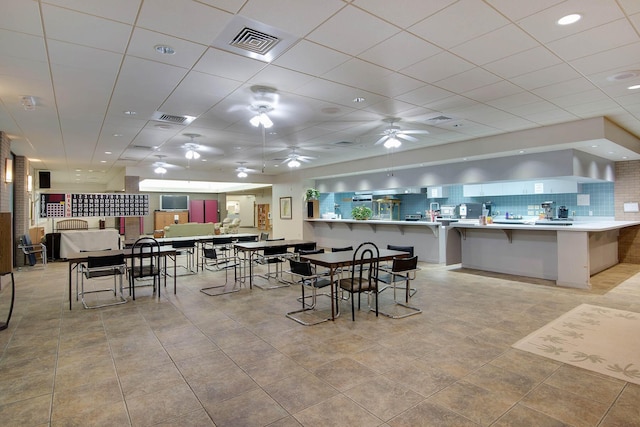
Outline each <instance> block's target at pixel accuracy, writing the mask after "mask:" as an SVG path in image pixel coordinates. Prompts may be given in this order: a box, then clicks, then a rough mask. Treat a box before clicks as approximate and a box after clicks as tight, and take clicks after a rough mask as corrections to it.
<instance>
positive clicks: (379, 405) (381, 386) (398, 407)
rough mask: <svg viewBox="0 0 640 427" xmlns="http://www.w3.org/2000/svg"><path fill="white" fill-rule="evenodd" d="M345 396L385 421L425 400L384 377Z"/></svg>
mask: <svg viewBox="0 0 640 427" xmlns="http://www.w3.org/2000/svg"><path fill="white" fill-rule="evenodd" d="M344 394H345V395H346V396H348V397H349V398H351V399H352V400H353V401H355V402H356V403H357V404H359V405H360V406H362V407H363V408H364V409H366V410H367V411H369V412H371V413H372V414H373V415H375V416H376V417H378V418H380V419H381V420H384V421H388V420H390V419H391V418H393V417H395V416H396V415H398V414H400V413H402V412H404V411H405V410H407V409H409V408H411V407H413V406H415V405H417V404H418V403H420V402H422V401H423V400H424V396H421V395H419V394H418V393H416V392H414V391H412V390H410V389H408V388H407V387H406V386H404V385H402V384H399V383H396V382H394V381H391V380H389V379H387V378H384V377H375V378H372V379H371V380H370V381H367V382H364V383H362V384H360V385H357V386H355V387H353V388H351V389H349V390H347V391H346V392H345V393H344Z"/></svg>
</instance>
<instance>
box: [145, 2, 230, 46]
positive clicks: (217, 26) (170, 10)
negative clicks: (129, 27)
mask: <svg viewBox="0 0 640 427" xmlns="http://www.w3.org/2000/svg"><path fill="white" fill-rule="evenodd" d="M232 17H233V15H232V14H230V13H227V12H223V11H221V10H219V9H214V8H212V7H209V6H207V5H204V4H201V3H198V2H195V1H190V0H145V2H144V3H143V5H142V10H141V11H140V17H139V18H138V22H137V23H138V25H139V26H140V27H143V28H146V29H148V30H152V31H157V32H159V33H167V34H170V35H172V36H175V37H179V38H182V39H185V40H189V41H192V42H196V43H202V44H206V45H209V44H210V43H212V42H213V40H214V39H215V38H216V35H217V34H218V33H219V32H220V30H221V29H222V28H224V26H225V25H226V24H227V22H229V21H230V20H231V18H232Z"/></svg>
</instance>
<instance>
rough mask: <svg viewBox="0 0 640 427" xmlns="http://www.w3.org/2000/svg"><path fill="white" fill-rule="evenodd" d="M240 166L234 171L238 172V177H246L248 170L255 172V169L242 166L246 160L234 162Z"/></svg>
mask: <svg viewBox="0 0 640 427" xmlns="http://www.w3.org/2000/svg"><path fill="white" fill-rule="evenodd" d="M236 163H237V164H239V165H240V166H239V167H237V168H236V172H238V178H246V177H247V176H248V173H249V172H256V170H255V169H249V168H246V167H244V165H245V164H246V163H247V162H236Z"/></svg>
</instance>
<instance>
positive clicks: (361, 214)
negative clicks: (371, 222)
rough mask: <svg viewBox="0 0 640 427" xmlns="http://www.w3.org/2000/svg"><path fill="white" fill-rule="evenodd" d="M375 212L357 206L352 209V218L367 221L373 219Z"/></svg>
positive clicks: (368, 208)
mask: <svg viewBox="0 0 640 427" xmlns="http://www.w3.org/2000/svg"><path fill="white" fill-rule="evenodd" d="M371 215H373V211H372V210H371V208H370V207H367V206H355V207H354V208H353V209H351V217H352V218H353V219H358V220H366V219H369V218H371Z"/></svg>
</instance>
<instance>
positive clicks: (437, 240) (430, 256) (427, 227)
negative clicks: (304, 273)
mask: <svg viewBox="0 0 640 427" xmlns="http://www.w3.org/2000/svg"><path fill="white" fill-rule="evenodd" d="M304 222H305V227H308V229H306V230H305V234H304V236H305V238H309V239H313V240H315V241H316V242H317V243H318V246H320V247H325V248H331V247H344V246H350V245H354V246H355V245H358V244H360V243H362V242H373V243H375V244H376V245H378V247H380V248H386V247H387V245H402V246H413V247H414V251H415V252H414V253H415V254H416V255H418V259H419V260H420V261H425V262H431V263H442V264H456V263H459V262H460V255H459V254H460V235H459V234H458V233H456V232H453V233H451V228H450V227H445V226H443V225H442V224H441V223H440V222H430V221H387V220H372V219H369V220H365V221H360V220H354V219H305V220H304ZM456 248H457V249H456ZM452 249H453V250H452Z"/></svg>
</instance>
